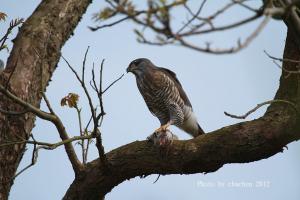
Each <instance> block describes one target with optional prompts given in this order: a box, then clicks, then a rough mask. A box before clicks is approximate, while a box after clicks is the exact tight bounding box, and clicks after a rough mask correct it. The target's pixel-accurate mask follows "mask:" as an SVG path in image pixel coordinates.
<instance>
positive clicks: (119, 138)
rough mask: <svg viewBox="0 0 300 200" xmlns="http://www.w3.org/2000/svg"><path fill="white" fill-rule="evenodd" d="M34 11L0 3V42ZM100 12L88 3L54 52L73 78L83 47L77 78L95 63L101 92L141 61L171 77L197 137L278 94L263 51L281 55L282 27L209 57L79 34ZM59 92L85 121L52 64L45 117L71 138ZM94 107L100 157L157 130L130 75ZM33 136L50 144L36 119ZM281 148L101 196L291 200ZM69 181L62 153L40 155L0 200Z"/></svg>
mask: <svg viewBox="0 0 300 200" xmlns="http://www.w3.org/2000/svg"><path fill="white" fill-rule="evenodd" d="M39 2H40V1H33V0H32V1H26V2H25V1H17V0H10V1H4V0H3V1H2V2H1V8H0V11H2V12H5V13H7V14H8V19H7V21H6V22H5V23H0V33H1V35H2V34H3V32H4V31H5V28H6V27H7V25H8V23H9V20H11V19H14V18H16V17H23V18H27V17H28V16H29V15H30V14H31V13H32V12H33V11H34V9H35V8H36V6H37V5H38V3H39ZM193 2H194V3H197V1H193ZM102 5H103V4H102V3H100V2H98V1H94V3H93V4H92V5H91V6H90V7H89V9H88V11H87V13H86V14H85V15H84V16H83V19H82V21H81V22H80V24H79V26H78V27H77V28H76V30H75V35H74V36H73V37H71V38H70V39H69V40H68V41H67V43H66V45H65V46H64V47H63V50H62V54H63V55H64V57H66V58H67V59H68V60H69V61H70V63H71V64H72V65H73V66H74V67H75V68H76V69H77V70H81V68H80V66H81V63H82V58H83V55H84V52H85V50H86V48H87V46H90V54H89V55H88V62H87V71H89V69H91V66H92V63H93V62H95V63H96V64H98V65H99V64H100V62H101V60H102V59H104V58H105V59H106V61H105V68H104V79H105V80H104V84H106V85H107V84H109V83H110V82H111V81H113V80H115V79H116V78H117V77H118V76H120V75H121V74H123V73H124V72H125V70H126V67H127V66H128V64H129V62H130V61H131V60H133V59H135V58H139V57H147V58H149V59H150V60H152V61H153V63H155V64H156V65H158V66H164V67H168V68H169V69H171V70H173V71H174V72H176V73H177V76H178V78H179V80H180V81H181V83H182V85H183V87H184V89H185V90H186V93H187V94H188V96H189V98H190V100H191V102H192V105H193V107H194V110H195V113H196V115H197V117H198V119H199V123H200V125H201V126H202V127H203V129H204V130H205V131H206V132H209V131H212V130H215V129H218V128H220V127H223V126H226V125H230V124H233V123H236V122H240V121H243V120H235V119H231V118H229V117H226V116H225V115H224V114H223V112H224V111H228V112H230V113H234V114H243V113H244V112H246V111H248V110H249V109H250V108H252V107H254V106H255V105H256V104H257V103H260V102H263V101H266V100H270V99H272V98H273V96H274V94H275V92H276V90H277V88H278V84H279V77H280V70H279V69H278V68H277V67H276V66H275V65H274V64H273V63H272V61H271V60H270V59H268V58H267V57H266V55H265V54H264V53H263V50H267V51H268V52H269V53H271V54H272V55H274V56H278V57H280V56H281V55H282V51H283V47H284V42H285V35H286V28H285V26H284V24H283V23H281V22H279V21H271V23H269V24H268V25H267V27H266V28H265V29H264V30H263V32H262V33H261V34H260V35H259V36H258V37H257V38H256V39H255V40H254V41H253V42H252V43H251V45H250V46H249V47H248V48H247V49H245V50H243V51H241V52H240V53H237V54H233V55H222V56H215V55H208V54H203V53H199V52H196V51H192V50H189V49H186V48H183V47H175V46H166V47H154V46H147V45H142V44H138V43H137V42H136V40H135V35H134V34H133V32H132V29H133V28H134V27H135V25H133V24H131V23H123V24H120V25H119V26H116V27H113V28H110V29H103V30H101V31H98V32H91V31H90V30H89V29H88V28H87V26H89V25H93V21H92V19H91V17H92V14H93V13H95V12H97V11H98V10H99V9H100V8H101V6H102ZM218 6H219V5H218ZM211 7H212V8H217V7H216V4H212V5H211ZM241 15H242V13H241V12H239V11H237V12H236V13H235V14H234V15H233V17H234V19H238V18H239V17H241ZM226 20H229V19H227V18H226ZM252 29H253V26H252V25H250V26H246V27H245V28H242V29H239V30H236V31H233V32H232V33H230V34H218V35H213V36H212V37H211V38H210V39H213V40H214V41H216V42H217V44H218V45H219V46H226V45H228V44H231V43H232V42H233V41H235V40H236V38H238V37H240V36H242V37H244V36H245V35H247V34H248V33H249V32H250V31H251V30H252ZM13 37H14V36H12V37H11V39H12V38H13ZM205 39H206V38H196V39H195V41H202V42H203V43H204V42H205ZM10 47H11V44H10ZM7 56H8V53H7V52H5V51H1V52H0V59H2V60H4V61H5V60H6V58H7ZM88 66H89V68H88ZM69 92H75V93H78V94H79V95H80V96H81V97H80V105H81V107H83V116H84V119H85V120H87V118H88V115H89V113H88V111H89V110H88V108H87V106H86V105H87V101H86V99H84V95H83V92H82V90H81V88H80V86H79V84H78V83H77V82H76V80H75V77H74V76H73V75H72V74H71V73H70V71H69V69H68V68H67V66H66V64H65V63H64V62H62V61H60V62H59V64H58V68H57V70H56V71H55V73H54V76H53V79H52V82H51V83H50V85H49V87H48V88H47V95H48V98H49V99H50V101H51V102H52V105H53V107H54V109H55V111H56V112H57V113H58V114H59V116H60V117H61V118H62V119H63V122H64V123H65V125H66V128H67V130H68V131H69V132H70V133H72V134H73V135H76V134H77V132H78V125H77V118H76V113H75V111H74V110H70V109H68V108H63V107H60V105H59V103H60V99H61V98H62V97H63V96H65V95H66V94H68V93H69ZM104 104H105V110H106V112H107V116H106V117H105V120H104V124H103V127H102V132H103V141H104V147H105V150H106V151H109V150H112V149H114V148H116V147H118V146H121V145H124V144H127V143H129V142H132V141H135V140H144V139H145V138H146V137H147V136H148V135H149V134H150V133H151V132H152V131H153V130H154V129H156V128H157V127H158V126H159V122H158V120H157V119H156V118H154V117H153V116H152V115H151V114H150V112H149V111H148V109H147V107H146V105H145V103H144V101H143V99H142V97H141V95H140V94H139V92H138V89H137V87H136V83H135V79H134V76H133V75H130V74H126V75H125V77H124V78H123V79H122V80H121V81H119V82H118V84H116V85H115V86H114V87H113V88H112V89H110V91H109V92H108V93H107V94H106V95H105V96H104ZM42 108H43V109H45V106H44V105H42ZM264 111H265V108H263V109H261V110H259V111H257V112H256V113H254V114H253V115H251V116H250V117H249V118H248V119H247V120H251V119H254V118H257V117H259V116H261V115H262V114H263V112H264ZM172 130H173V132H175V133H176V134H177V135H178V136H179V138H180V139H189V136H188V135H187V134H185V133H183V132H181V131H180V130H179V129H177V128H172ZM33 134H34V136H35V138H36V139H38V140H40V141H48V142H56V141H58V140H59V137H58V134H57V133H56V131H55V129H54V127H53V125H51V124H49V123H47V122H44V121H41V120H39V119H38V120H37V121H36V127H35V128H34V130H33ZM288 147H289V149H288V150H285V151H284V152H283V153H279V154H277V155H275V156H273V157H271V158H269V159H265V160H261V161H258V162H253V163H248V164H228V165H225V166H224V167H222V168H221V169H220V170H218V171H217V172H214V173H210V174H206V175H203V174H194V175H170V176H162V177H161V178H160V179H159V181H158V182H157V183H155V184H153V182H154V181H155V179H156V175H153V176H149V177H147V178H145V179H140V178H135V179H132V180H130V181H125V182H124V183H122V184H120V185H119V186H118V187H116V188H114V189H113V191H112V192H111V193H109V194H108V195H107V199H108V200H115V199H121V198H122V199H142V198H143V199H166V200H168V199H175V200H177V199H178V200H179V199H183V198H184V199H191V200H196V199H197V200H198V199H202V200H208V199H218V198H225V199H241V198H242V199H245V200H250V199H274V200H281V199H283V198H286V199H290V200H296V199H299V197H300V190H299V187H300V181H299V178H300V172H299V168H300V162H299V151H300V144H299V143H296V142H294V143H292V144H290V145H288ZM77 148H78V147H77ZM30 150H31V147H28V150H27V151H26V153H25V156H24V158H23V160H22V163H21V165H20V169H21V168H22V167H24V166H26V165H27V164H28V163H29V162H30V156H31V152H30ZM78 150H79V149H78ZM96 157H97V151H96V149H95V148H92V149H91V152H90V154H89V160H93V159H95V158H96ZM73 178H74V175H73V172H72V169H71V166H70V163H69V161H68V160H67V156H66V154H65V152H64V149H63V148H58V149H56V150H54V151H41V152H40V153H39V157H38V163H37V164H36V165H35V166H34V167H32V168H31V169H29V170H27V171H26V172H25V173H23V174H22V175H21V176H20V177H18V178H17V179H16V181H15V184H14V186H13V187H12V190H11V195H10V199H12V200H18V199H31V200H35V199H46V200H48V199H49V200H53V199H61V197H62V196H63V195H64V193H65V191H66V189H67V188H68V187H69V185H70V184H71V182H72V180H73ZM218 183H219V184H221V185H222V183H224V184H225V187H219V186H217V184H218ZM231 183H236V184H239V183H240V184H242V185H243V184H244V185H245V184H246V185H249V184H252V186H251V187H246V186H231V185H230V184H231ZM260 183H265V186H264V187H256V186H257V185H256V184H260Z"/></svg>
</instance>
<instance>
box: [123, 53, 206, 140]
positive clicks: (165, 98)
mask: <svg viewBox="0 0 300 200" xmlns="http://www.w3.org/2000/svg"><path fill="white" fill-rule="evenodd" d="M127 72H131V73H133V74H134V75H135V77H136V83H137V86H138V89H139V91H140V93H141V94H142V96H143V98H144V100H145V102H146V104H147V106H148V108H149V110H150V112H151V113H152V114H153V115H154V116H156V117H157V118H158V119H159V121H160V123H161V126H160V127H159V128H158V129H157V130H156V131H155V132H156V133H158V132H166V130H167V128H168V127H169V126H170V125H175V126H177V127H179V128H180V129H182V130H184V131H185V132H187V133H188V134H190V135H191V136H193V137H197V136H199V135H201V134H204V131H203V130H202V129H201V127H200V126H199V124H198V122H197V118H196V116H195V114H194V112H193V108H192V105H191V102H190V101H189V99H188V97H187V95H186V94H185V92H184V90H183V88H182V85H181V84H180V82H179V80H178V79H177V77H176V74H175V73H174V72H172V71H171V70H169V69H166V68H162V67H157V66H155V65H154V64H153V63H152V62H151V61H150V60H149V59H146V58H139V59H136V60H133V61H132V62H131V63H130V64H129V66H128V68H127Z"/></svg>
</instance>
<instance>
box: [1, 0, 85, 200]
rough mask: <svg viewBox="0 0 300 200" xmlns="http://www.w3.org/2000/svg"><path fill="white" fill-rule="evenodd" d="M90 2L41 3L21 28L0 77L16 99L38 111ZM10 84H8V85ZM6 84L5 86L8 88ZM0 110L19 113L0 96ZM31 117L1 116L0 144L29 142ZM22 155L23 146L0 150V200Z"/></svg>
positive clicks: (57, 0) (48, 0)
mask: <svg viewBox="0 0 300 200" xmlns="http://www.w3.org/2000/svg"><path fill="white" fill-rule="evenodd" d="M90 3H91V0H44V1H42V2H41V3H40V5H39V6H38V7H37V8H36V10H35V11H34V12H33V14H32V15H31V16H30V17H29V18H28V19H27V20H26V22H25V23H24V24H23V26H22V27H21V29H20V31H19V33H18V35H17V37H16V39H14V46H13V49H12V52H11V54H10V56H9V58H8V61H7V65H6V68H5V70H4V72H3V73H1V74H0V84H1V85H3V86H6V85H7V88H8V89H9V90H10V91H11V92H13V93H14V94H15V95H16V96H18V97H20V98H22V99H23V100H25V101H27V102H29V103H31V104H32V105H35V106H37V107H39V105H40V102H41V97H42V95H41V92H44V91H45V89H46V86H47V85H48V82H49V81H50V78H51V76H52V74H53V71H54V70H55V68H56V65H57V63H58V61H59V58H60V50H61V47H62V46H63V45H64V43H65V42H66V41H67V40H68V39H69V37H70V36H71V35H72V34H73V31H74V29H75V27H76V26H77V24H78V22H79V21H80V19H81V17H82V15H83V14H84V13H85V11H86V9H87V7H88V5H89V4H90ZM8 80H9V83H8ZM7 83H8V84H7ZM0 108H2V109H4V110H9V111H20V110H23V108H22V107H20V106H17V105H16V104H14V103H13V102H11V101H10V100H8V99H7V98H6V97H5V96H4V95H3V94H0ZM34 121H35V117H34V115H32V114H24V115H22V116H9V115H4V114H2V113H0V144H1V143H5V142H8V141H19V140H22V139H28V138H29V136H30V133H31V130H32V128H33V127H34ZM24 151H25V144H15V145H13V146H5V147H1V149H0V199H1V200H5V199H8V195H9V191H10V188H11V186H12V184H13V177H14V175H15V173H16V170H17V167H18V165H19V163H20V161H21V159H22V155H23V153H24Z"/></svg>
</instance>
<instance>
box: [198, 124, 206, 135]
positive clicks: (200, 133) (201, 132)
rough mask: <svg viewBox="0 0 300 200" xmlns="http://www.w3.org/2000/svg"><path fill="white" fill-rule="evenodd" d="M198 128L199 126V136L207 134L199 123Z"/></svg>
mask: <svg viewBox="0 0 300 200" xmlns="http://www.w3.org/2000/svg"><path fill="white" fill-rule="evenodd" d="M197 126H198V136H199V135H203V134H205V132H204V131H203V129H202V128H201V127H200V125H199V124H198V123H197Z"/></svg>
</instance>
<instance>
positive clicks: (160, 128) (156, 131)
mask: <svg viewBox="0 0 300 200" xmlns="http://www.w3.org/2000/svg"><path fill="white" fill-rule="evenodd" d="M171 124H172V121H169V122H168V123H166V124H164V125H162V126H160V127H159V128H158V129H156V130H155V133H159V132H166V130H167V129H168V127H169V126H170V125H171Z"/></svg>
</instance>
